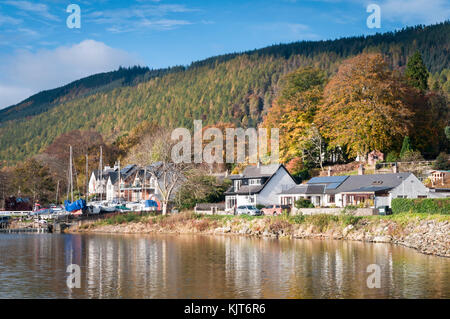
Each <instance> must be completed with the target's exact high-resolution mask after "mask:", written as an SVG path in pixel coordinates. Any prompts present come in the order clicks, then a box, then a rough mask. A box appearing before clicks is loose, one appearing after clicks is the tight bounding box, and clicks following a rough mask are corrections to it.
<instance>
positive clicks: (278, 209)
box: [261, 205, 291, 216]
mask: <svg viewBox="0 0 450 319" xmlns="http://www.w3.org/2000/svg"><path fill="white" fill-rule="evenodd" d="M285 209H287V210H288V211H289V210H291V207H290V206H289V205H267V206H266V207H264V208H262V209H261V211H262V212H263V214H264V215H271V216H276V215H281V213H282V212H283V210H285Z"/></svg>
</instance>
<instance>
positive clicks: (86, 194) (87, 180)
mask: <svg viewBox="0 0 450 319" xmlns="http://www.w3.org/2000/svg"><path fill="white" fill-rule="evenodd" d="M88 191H89V157H88V153H86V191H85V195H84V197H85V200H86V203H87V200H88Z"/></svg>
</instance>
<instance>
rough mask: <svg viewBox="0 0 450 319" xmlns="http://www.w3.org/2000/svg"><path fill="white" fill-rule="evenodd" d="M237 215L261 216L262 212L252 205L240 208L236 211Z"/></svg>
mask: <svg viewBox="0 0 450 319" xmlns="http://www.w3.org/2000/svg"><path fill="white" fill-rule="evenodd" d="M236 214H237V215H250V216H261V215H262V213H261V211H260V210H259V209H258V208H256V207H255V206H251V205H245V206H238V208H237V210H236Z"/></svg>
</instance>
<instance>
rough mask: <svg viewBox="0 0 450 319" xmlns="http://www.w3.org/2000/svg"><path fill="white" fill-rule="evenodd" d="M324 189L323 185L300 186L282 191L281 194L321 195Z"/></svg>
mask: <svg viewBox="0 0 450 319" xmlns="http://www.w3.org/2000/svg"><path fill="white" fill-rule="evenodd" d="M325 187H326V185H323V184H314V185H308V184H300V185H295V186H294V187H291V188H289V189H287V190H285V191H282V192H281V194H323V193H324V190H325Z"/></svg>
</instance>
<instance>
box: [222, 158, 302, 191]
mask: <svg viewBox="0 0 450 319" xmlns="http://www.w3.org/2000/svg"><path fill="white" fill-rule="evenodd" d="M281 167H283V169H284V170H285V171H286V173H287V174H288V175H289V176H290V177H291V178H292V180H294V178H293V177H292V175H291V174H290V173H289V171H288V170H287V169H286V168H285V167H284V165H283V164H270V165H262V166H260V167H257V166H247V167H246V168H245V169H244V172H243V174H242V175H234V178H233V176H230V178H231V179H247V178H264V177H269V178H267V179H266V180H265V182H264V184H262V185H250V186H249V185H241V187H240V188H239V190H238V191H237V192H235V191H234V185H232V186H231V187H230V188H228V189H227V191H226V192H225V195H234V194H238V195H246V194H247V195H252V194H256V193H259V192H261V191H262V190H263V189H264V187H266V185H267V184H269V182H270V180H271V179H272V176H274V175H275V173H276V172H277V171H278V170H279V169H280V168H281ZM269 172H270V174H266V173H269Z"/></svg>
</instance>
